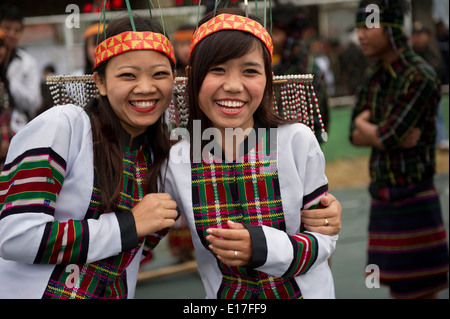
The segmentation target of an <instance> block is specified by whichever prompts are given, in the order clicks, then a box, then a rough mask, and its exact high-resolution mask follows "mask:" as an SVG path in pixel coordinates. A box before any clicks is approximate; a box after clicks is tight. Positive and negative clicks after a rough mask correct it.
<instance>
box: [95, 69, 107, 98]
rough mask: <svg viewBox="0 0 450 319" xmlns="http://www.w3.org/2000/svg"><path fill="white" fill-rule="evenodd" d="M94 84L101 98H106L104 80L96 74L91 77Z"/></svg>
mask: <svg viewBox="0 0 450 319" xmlns="http://www.w3.org/2000/svg"><path fill="white" fill-rule="evenodd" d="M92 77H93V79H94V82H95V84H96V85H97V88H98V91H99V92H100V95H101V96H106V81H105V79H104V78H103V77H102V76H100V75H98V72H97V71H96V72H94V74H93V75H92Z"/></svg>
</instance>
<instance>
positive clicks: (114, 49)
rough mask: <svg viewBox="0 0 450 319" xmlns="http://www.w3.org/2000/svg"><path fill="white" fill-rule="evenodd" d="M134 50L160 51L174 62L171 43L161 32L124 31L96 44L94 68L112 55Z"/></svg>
mask: <svg viewBox="0 0 450 319" xmlns="http://www.w3.org/2000/svg"><path fill="white" fill-rule="evenodd" d="M136 50H152V51H158V52H161V53H163V54H165V55H166V56H167V57H168V58H169V59H170V60H171V61H172V62H173V63H174V64H176V60H175V50H174V49H173V46H172V43H170V41H169V39H168V38H167V37H165V36H164V35H162V34H161V33H155V32H147V31H146V32H138V31H126V32H122V33H120V34H118V35H115V36H113V37H110V38H108V39H106V40H105V41H103V42H102V43H100V44H99V45H98V46H97V48H96V49H95V65H94V68H95V67H97V65H99V64H100V63H102V62H104V61H106V60H108V59H110V58H112V57H115V56H117V55H119V54H122V53H125V52H128V51H136Z"/></svg>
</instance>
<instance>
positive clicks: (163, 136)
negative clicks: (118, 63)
mask: <svg viewBox="0 0 450 319" xmlns="http://www.w3.org/2000/svg"><path fill="white" fill-rule="evenodd" d="M134 23H135V27H136V31H152V32H158V33H163V31H162V28H161V27H160V25H159V24H158V23H156V22H154V21H152V20H150V19H148V18H143V17H138V16H135V17H134ZM131 30H132V27H131V23H130V19H129V18H128V17H124V18H122V19H118V20H116V21H114V22H112V23H111V24H110V25H109V26H108V28H107V29H106V38H109V37H111V36H114V35H117V34H120V33H122V32H125V31H131ZM102 40H103V39H100V41H102ZM107 63H108V60H107V61H105V62H103V63H101V64H99V65H98V66H97V67H96V68H95V69H94V72H98V76H100V77H105V69H106V65H107ZM170 63H171V66H172V72H174V69H175V66H174V65H173V63H172V61H171V62H170ZM86 110H87V112H88V114H89V115H90V119H91V124H92V137H93V143H94V145H93V148H94V167H95V169H96V175H97V178H98V183H99V185H98V186H99V188H100V191H101V202H102V204H103V209H104V210H105V211H117V210H118V206H117V204H118V203H117V199H118V197H119V195H120V191H121V190H122V181H123V153H122V152H123V148H124V145H123V139H122V138H121V136H122V135H123V133H122V132H123V129H122V127H121V124H120V121H119V118H118V117H117V116H116V114H115V113H114V112H113V110H112V108H111V105H110V104H109V101H108V97H107V96H100V97H99V98H98V100H97V101H93V103H90V104H88V106H86ZM146 134H147V141H148V144H149V146H150V148H151V151H152V155H153V157H152V159H153V161H152V163H151V166H150V170H149V172H148V175H147V181H146V189H147V192H148V193H157V192H158V179H159V178H160V176H161V175H160V170H161V166H162V164H163V163H164V161H165V160H166V159H167V158H168V157H169V151H170V146H171V144H170V140H169V137H168V132H167V128H166V125H165V123H164V116H161V117H160V118H159V119H158V120H157V121H156V123H154V124H153V125H151V126H149V127H148V129H147V131H146Z"/></svg>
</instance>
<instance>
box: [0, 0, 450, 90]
mask: <svg viewBox="0 0 450 319" xmlns="http://www.w3.org/2000/svg"><path fill="white" fill-rule="evenodd" d="M409 1H411V4H412V14H411V16H410V17H408V18H407V19H406V21H407V23H406V30H407V32H408V33H410V32H411V30H412V24H413V21H416V20H419V21H421V22H422V23H423V24H424V25H426V26H428V27H429V29H430V30H431V31H432V33H433V37H432V38H433V39H435V38H436V37H435V35H436V23H437V22H438V21H441V22H443V26H444V27H445V29H446V30H448V25H449V1H448V0H409ZM7 2H13V3H14V4H16V5H18V6H19V7H20V8H21V9H22V11H23V13H24V15H25V17H26V19H25V24H26V30H25V32H24V35H23V36H22V39H21V43H20V46H21V47H23V48H25V49H26V50H27V51H28V52H29V53H31V54H32V55H33V56H34V57H35V58H36V59H37V60H38V61H39V64H40V66H41V69H42V70H44V68H45V67H46V66H47V65H49V64H53V66H54V68H55V70H56V71H55V72H56V73H57V74H71V73H73V72H75V71H76V70H79V69H80V68H82V65H83V63H84V60H83V50H84V43H83V33H84V30H85V29H86V28H87V27H88V26H89V25H90V24H92V23H93V22H98V21H99V18H100V13H99V11H100V6H99V4H101V3H102V0H41V1H39V2H37V1H35V0H21V1H11V0H0V5H1V4H3V3H7ZM152 2H153V4H154V5H157V3H158V1H152ZM159 2H160V3H161V7H162V8H163V12H164V23H165V26H166V29H167V32H168V34H169V35H171V34H172V33H173V32H174V31H175V30H176V29H177V27H179V26H180V25H183V24H195V23H196V21H197V15H198V0H160V1H159ZM222 2H225V1H222ZM229 2H230V3H233V2H234V3H237V2H239V3H242V2H243V1H236V0H234V1H233V0H230V1H229ZM358 2H359V1H358V0H278V1H275V0H273V1H272V5H273V6H276V5H277V4H285V3H291V4H296V5H298V6H301V7H303V8H304V10H306V11H307V13H308V17H309V18H308V27H307V30H305V34H304V37H305V38H309V39H311V43H313V42H316V43H315V46H314V50H316V51H317V50H318V49H319V51H320V52H315V54H322V55H325V56H327V58H328V59H329V60H330V66H331V67H330V68H331V70H330V71H331V72H335V73H339V74H343V76H344V77H345V68H346V66H345V65H341V64H342V63H345V62H342V59H341V60H339V57H340V56H341V55H342V54H343V52H345V50H347V49H348V50H353V51H354V50H357V42H358V41H357V38H356V32H355V30H354V21H355V10H356V8H357V5H358ZM108 3H109V11H108V12H107V19H113V18H115V17H117V16H120V15H123V14H126V13H125V11H126V4H125V1H124V0H109V1H108ZM130 3H131V6H132V9H133V10H138V11H141V12H142V13H143V14H148V11H147V8H148V7H147V0H131V1H130ZM267 3H269V1H267ZM213 6H214V1H213V0H203V1H202V6H201V8H200V14H202V13H203V12H205V11H206V10H208V9H210V8H212V7H213ZM249 6H250V10H254V7H255V5H254V1H250V4H249ZM257 7H258V11H259V14H260V16H261V15H262V14H263V8H264V1H259V2H258V6H257ZM159 11H160V10H158V9H157V10H153V15H154V16H155V17H157V16H159ZM78 14H79V15H78ZM447 32H448V31H447ZM317 41H319V42H320V45H319V46H318V45H317V44H318V43H317ZM431 46H432V47H433V49H434V50H435V51H436V52H437V51H438V50H439V46H438V43H437V41H432V43H431ZM447 48H448V42H447ZM447 52H448V51H447ZM347 76H348V74H347ZM352 77H353V78H355V76H353V75H352ZM334 78H335V84H336V85H335V88H334V93H333V95H334V96H342V95H348V94H352V93H353V89H352V88H346V87H343V84H342V83H346V82H348V81H347V79H346V78H341V76H339V75H335V77H334Z"/></svg>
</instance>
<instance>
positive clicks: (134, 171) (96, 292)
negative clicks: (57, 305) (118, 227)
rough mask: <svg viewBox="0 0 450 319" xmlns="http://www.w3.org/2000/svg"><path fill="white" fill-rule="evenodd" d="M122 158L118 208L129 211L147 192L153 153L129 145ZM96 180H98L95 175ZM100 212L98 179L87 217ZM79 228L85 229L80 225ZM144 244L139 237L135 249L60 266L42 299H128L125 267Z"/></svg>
mask: <svg viewBox="0 0 450 319" xmlns="http://www.w3.org/2000/svg"><path fill="white" fill-rule="evenodd" d="M123 160H124V180H123V190H122V192H121V194H120V198H119V207H120V208H122V209H124V210H129V209H131V208H132V207H134V206H135V205H136V204H137V203H138V202H139V201H140V200H141V199H142V198H143V196H144V195H145V194H146V190H145V177H146V176H147V172H148V163H150V154H149V152H148V151H145V149H144V148H143V147H141V148H139V149H138V150H135V151H130V150H128V148H127V149H126V151H125V153H124V158H123ZM94 181H97V178H96V177H94ZM101 213H102V204H101V202H100V189H99V188H98V185H97V183H96V182H95V185H94V189H93V192H92V196H91V201H90V205H89V208H88V211H87V214H86V219H91V218H94V219H98V218H99V216H100V215H101ZM83 222H85V221H83ZM80 231H83V229H82V228H80ZM157 238H158V239H157V240H155V243H154V244H151V246H152V248H153V247H154V246H155V245H156V243H157V242H159V239H160V238H159V236H158V237H157ZM143 243H144V238H139V245H138V246H137V247H136V248H134V249H131V250H129V251H126V252H122V253H120V254H118V255H117V256H113V257H110V258H106V259H104V260H100V261H96V262H93V263H85V264H67V263H63V264H60V265H57V266H56V267H55V269H54V271H53V273H52V275H51V278H50V280H49V282H48V285H47V289H46V291H45V292H44V295H43V298H58V299H59V298H76V299H85V298H88V299H91V298H116V299H117V298H126V297H127V296H128V291H127V282H126V269H127V267H128V265H129V264H130V263H131V262H132V261H133V258H134V257H135V255H136V253H137V252H138V250H139V248H140V246H141V245H142V244H143ZM51 249H52V247H46V250H51Z"/></svg>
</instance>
